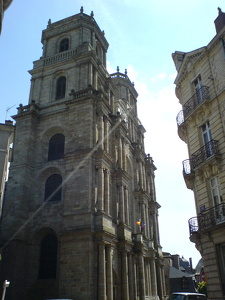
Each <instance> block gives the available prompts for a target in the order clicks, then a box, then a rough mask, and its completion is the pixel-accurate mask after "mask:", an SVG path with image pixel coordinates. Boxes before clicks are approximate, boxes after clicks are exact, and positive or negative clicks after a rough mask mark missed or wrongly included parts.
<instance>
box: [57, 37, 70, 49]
mask: <svg viewBox="0 0 225 300" xmlns="http://www.w3.org/2000/svg"><path fill="white" fill-rule="evenodd" d="M68 49H69V39H63V40H61V42H60V44H59V52H63V51H66V50H68Z"/></svg>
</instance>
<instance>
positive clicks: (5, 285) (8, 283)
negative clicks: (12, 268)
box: [2, 280, 10, 300]
mask: <svg viewBox="0 0 225 300" xmlns="http://www.w3.org/2000/svg"><path fill="white" fill-rule="evenodd" d="M9 285H10V282H9V281H8V280H5V281H4V282H3V292H2V300H4V299H5V292H6V288H7V287H8V286H9Z"/></svg>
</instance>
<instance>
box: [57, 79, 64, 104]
mask: <svg viewBox="0 0 225 300" xmlns="http://www.w3.org/2000/svg"><path fill="white" fill-rule="evenodd" d="M65 93H66V77H64V76H62V77H59V79H58V80H57V84H56V99H61V98H64V97H65Z"/></svg>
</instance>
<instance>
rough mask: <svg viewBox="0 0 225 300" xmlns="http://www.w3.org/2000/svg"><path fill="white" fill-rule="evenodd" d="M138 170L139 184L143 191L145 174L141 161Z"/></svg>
mask: <svg viewBox="0 0 225 300" xmlns="http://www.w3.org/2000/svg"><path fill="white" fill-rule="evenodd" d="M138 169H139V184H140V187H141V188H142V189H143V174H142V167H141V161H139V163H138Z"/></svg>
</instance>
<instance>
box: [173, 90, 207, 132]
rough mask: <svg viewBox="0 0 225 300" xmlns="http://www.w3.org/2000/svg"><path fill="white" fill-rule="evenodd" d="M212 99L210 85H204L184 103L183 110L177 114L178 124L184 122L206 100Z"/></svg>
mask: <svg viewBox="0 0 225 300" xmlns="http://www.w3.org/2000/svg"><path fill="white" fill-rule="evenodd" d="M208 100H210V97H209V87H208V86H204V85H203V86H202V87H201V88H200V89H199V90H198V91H197V92H196V93H195V94H194V95H193V96H192V97H191V98H190V99H189V100H188V101H187V102H186V103H185V104H184V105H183V110H182V111H180V112H179V113H178V115H177V118H176V120H177V125H178V126H180V125H181V124H182V123H184V121H185V119H186V118H187V117H188V116H189V115H190V114H191V113H192V112H193V111H194V110H195V109H196V107H198V106H199V105H200V104H202V103H203V102H204V101H208Z"/></svg>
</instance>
